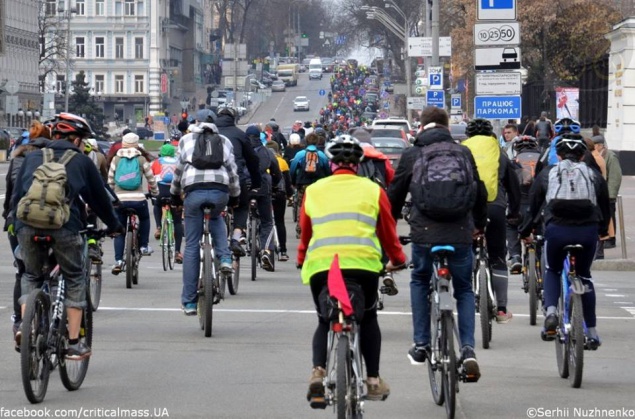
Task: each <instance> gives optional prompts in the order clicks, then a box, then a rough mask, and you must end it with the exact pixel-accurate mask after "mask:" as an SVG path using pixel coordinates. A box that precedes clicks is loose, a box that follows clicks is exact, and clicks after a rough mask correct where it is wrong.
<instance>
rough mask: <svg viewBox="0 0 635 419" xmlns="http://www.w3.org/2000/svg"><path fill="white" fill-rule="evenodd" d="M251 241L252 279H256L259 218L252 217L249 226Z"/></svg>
mask: <svg viewBox="0 0 635 419" xmlns="http://www.w3.org/2000/svg"><path fill="white" fill-rule="evenodd" d="M249 241H250V242H251V252H250V256H251V280H252V281H255V280H256V268H257V267H258V252H259V246H258V220H256V219H255V218H252V219H251V221H250V228H249Z"/></svg>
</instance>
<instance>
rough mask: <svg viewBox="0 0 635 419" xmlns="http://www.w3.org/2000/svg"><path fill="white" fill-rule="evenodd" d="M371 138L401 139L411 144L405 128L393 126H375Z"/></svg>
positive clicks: (372, 128) (371, 131)
mask: <svg viewBox="0 0 635 419" xmlns="http://www.w3.org/2000/svg"><path fill="white" fill-rule="evenodd" d="M370 137H371V138H374V137H377V138H399V139H401V140H403V141H405V142H406V143H409V138H408V133H407V132H406V131H404V130H403V128H400V127H395V126H392V125H375V126H372V127H371V129H370Z"/></svg>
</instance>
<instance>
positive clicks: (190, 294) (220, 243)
mask: <svg viewBox="0 0 635 419" xmlns="http://www.w3.org/2000/svg"><path fill="white" fill-rule="evenodd" d="M227 201H229V194H228V193H227V192H223V191H221V190H218V189H199V190H195V191H192V192H189V193H188V194H187V195H186V196H185V202H184V203H183V206H184V215H185V225H186V226H187V228H186V229H185V251H184V252H183V291H182V293H181V303H182V304H187V303H195V302H196V300H197V295H196V290H197V287H198V275H199V272H200V264H201V253H200V241H201V236H202V235H203V209H202V208H201V205H203V204H214V209H213V210H212V218H211V220H210V222H209V231H210V233H211V235H212V243H213V246H214V253H215V255H216V257H217V258H219V259H220V260H221V262H226V261H229V262H231V253H230V251H229V245H228V244H227V228H226V227H225V220H224V219H223V218H222V217H221V216H220V214H221V212H222V211H223V210H224V209H225V206H227Z"/></svg>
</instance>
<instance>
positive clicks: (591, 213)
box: [519, 133, 610, 349]
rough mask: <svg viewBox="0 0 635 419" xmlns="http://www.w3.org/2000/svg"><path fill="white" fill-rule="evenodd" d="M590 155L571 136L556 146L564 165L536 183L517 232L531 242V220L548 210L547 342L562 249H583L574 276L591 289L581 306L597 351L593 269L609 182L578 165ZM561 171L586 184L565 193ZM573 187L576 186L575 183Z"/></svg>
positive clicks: (603, 232) (542, 174)
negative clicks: (562, 193) (525, 214)
mask: <svg viewBox="0 0 635 419" xmlns="http://www.w3.org/2000/svg"><path fill="white" fill-rule="evenodd" d="M586 150H587V148H586V145H585V143H584V139H583V138H582V136H581V135H579V134H573V133H567V134H564V135H563V136H561V138H560V140H559V141H558V142H557V144H556V151H557V153H558V157H559V159H560V160H561V161H560V162H559V163H557V164H556V165H554V166H552V167H550V168H548V169H545V170H543V171H542V172H540V174H539V175H538V176H537V177H536V180H535V181H534V184H533V185H532V187H531V191H530V208H529V213H528V214H527V217H525V220H524V222H523V224H522V226H521V227H520V228H519V231H520V235H521V237H523V238H526V237H528V236H529V234H530V233H531V231H532V228H533V226H534V223H533V220H535V219H536V217H537V216H538V215H539V213H540V212H541V211H543V207H544V211H543V214H544V215H543V217H544V223H545V247H544V249H545V250H544V251H545V253H546V264H545V268H546V273H545V281H544V298H545V307H546V309H547V311H546V317H545V323H544V330H543V333H542V336H543V339H545V340H552V339H553V337H554V335H555V331H556V327H557V326H558V316H557V315H556V306H557V305H558V299H559V298H560V292H561V290H560V273H561V271H562V268H563V261H564V258H565V255H566V252H565V251H564V250H563V248H564V247H565V246H566V245H571V244H581V245H582V246H584V248H583V249H582V250H581V251H580V253H579V255H578V257H577V259H576V273H577V274H578V276H579V277H580V278H581V279H582V282H583V283H584V285H585V288H586V289H587V290H586V292H585V293H584V294H583V295H582V302H583V306H584V321H585V322H586V325H587V328H588V334H587V338H588V339H589V346H590V347H591V348H593V349H597V347H598V346H600V338H599V337H598V334H597V330H596V317H595V288H594V286H593V281H592V279H591V263H592V262H593V255H594V254H595V248H596V245H597V241H598V234H599V235H600V236H606V233H607V231H608V223H609V219H610V210H609V195H608V187H607V184H606V181H605V180H604V179H603V178H602V176H601V175H600V174H599V173H598V172H596V171H595V170H590V169H589V168H588V166H586V165H585V164H582V163H580V162H581V160H582V158H583V156H584V154H585V152H586ZM562 168H565V169H566V168H570V171H569V172H568V173H571V174H573V173H574V171H576V170H577V171H579V173H580V174H582V176H573V177H569V176H568V178H569V179H583V182H580V183H581V184H572V185H571V190H570V191H569V188H567V187H566V186H568V185H560V184H559V182H558V177H559V176H560V170H562ZM571 169H573V170H571ZM571 182H572V183H573V180H571ZM565 188H566V190H567V191H568V192H570V194H569V196H568V199H567V197H565V198H563V197H562V196H561V195H560V190H562V189H565ZM574 189H575V190H576V191H574ZM545 203H546V205H545Z"/></svg>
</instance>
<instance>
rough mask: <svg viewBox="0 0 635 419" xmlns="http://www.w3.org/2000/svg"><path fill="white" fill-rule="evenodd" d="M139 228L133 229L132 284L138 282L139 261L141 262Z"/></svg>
mask: <svg viewBox="0 0 635 419" xmlns="http://www.w3.org/2000/svg"><path fill="white" fill-rule="evenodd" d="M140 235H141V234H140V233H139V230H135V235H134V246H133V248H132V251H133V256H132V261H133V263H134V264H133V269H132V285H138V284H139V263H140V262H141V249H139V243H141V239H140V237H139V236H140Z"/></svg>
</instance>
